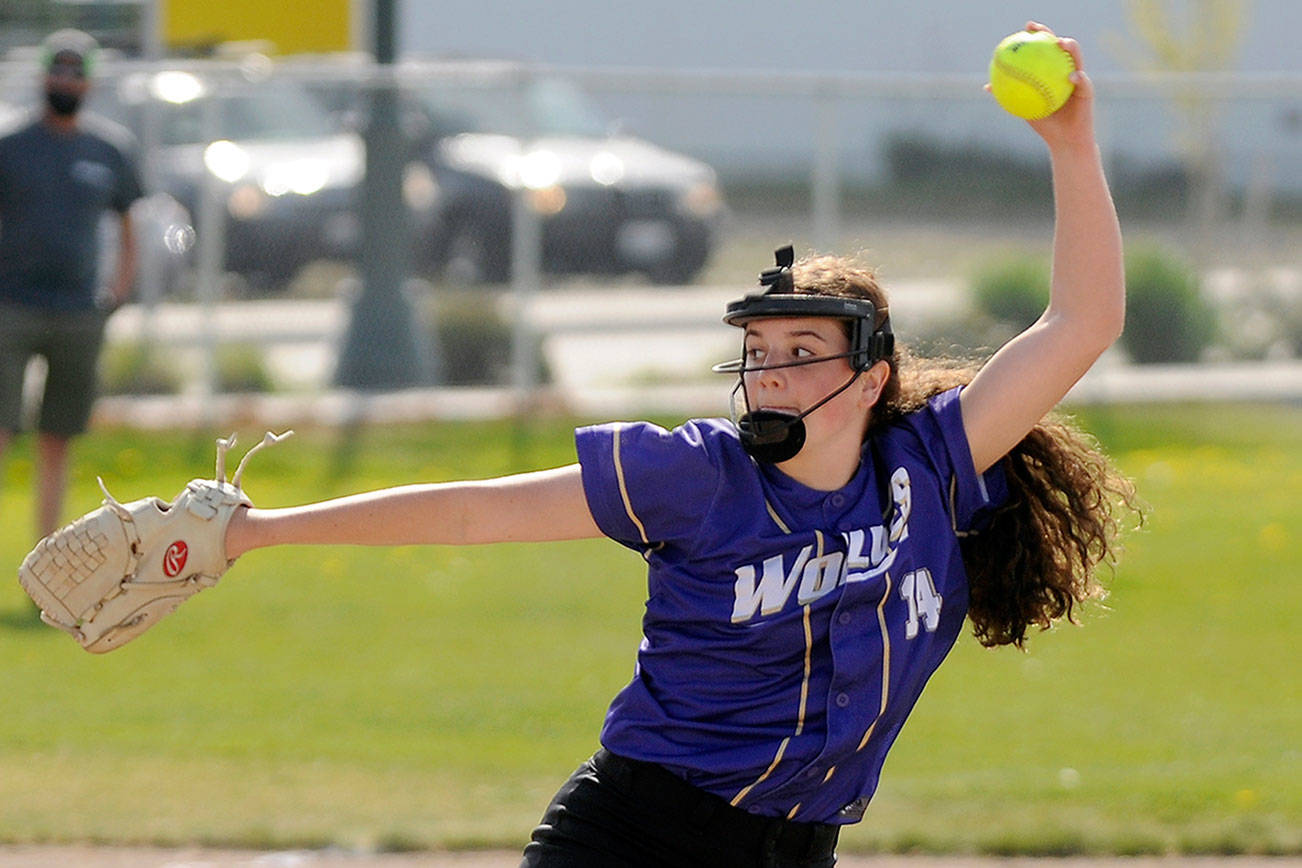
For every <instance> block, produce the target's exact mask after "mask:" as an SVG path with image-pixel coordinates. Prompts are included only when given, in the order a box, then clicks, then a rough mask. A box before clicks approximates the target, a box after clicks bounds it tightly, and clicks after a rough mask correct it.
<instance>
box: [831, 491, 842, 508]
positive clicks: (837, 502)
mask: <svg viewBox="0 0 1302 868" xmlns="http://www.w3.org/2000/svg"><path fill="white" fill-rule="evenodd" d="M827 502H828V503H830V504H832V506H834V507H836V508H837V509H840V508H841V507H843V506H845V498H844V497H842V496H841V495H839V494H834V495H832V496H831V497H829V498H828V499H827Z"/></svg>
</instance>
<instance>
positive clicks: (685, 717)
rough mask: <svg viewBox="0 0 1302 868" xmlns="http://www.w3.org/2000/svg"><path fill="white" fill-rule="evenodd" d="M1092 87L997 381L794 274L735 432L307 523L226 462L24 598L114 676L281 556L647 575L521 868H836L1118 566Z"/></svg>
mask: <svg viewBox="0 0 1302 868" xmlns="http://www.w3.org/2000/svg"><path fill="white" fill-rule="evenodd" d="M1062 44H1063V46H1064V47H1065V48H1066V49H1067V50H1069V51H1070V52H1071V53H1072V54H1073V55H1074V56H1075V59H1076V61H1077V66H1078V67H1079V66H1080V57H1079V51H1078V49H1077V47H1076V45H1075V43H1074V42H1073V41H1071V40H1063V41H1062ZM1075 83H1076V89H1075V94H1074V95H1073V96H1072V97H1071V99H1070V101H1069V102H1068V103H1067V105H1066V106H1065V107H1064V108H1063V109H1061V110H1060V111H1058V112H1057V113H1055V114H1054V115H1052V116H1050V117H1048V118H1046V119H1044V120H1040V121H1035V122H1032V126H1033V128H1034V130H1035V131H1036V132H1037V133H1038V134H1039V135H1040V136H1041V137H1042V138H1043V139H1044V141H1045V142H1046V143H1047V146H1048V149H1049V153H1050V156H1051V157H1052V166H1053V183H1054V193H1055V201H1056V224H1055V236H1054V242H1053V244H1054V268H1053V288H1052V298H1051V300H1050V302H1049V305H1048V308H1047V309H1046V310H1045V312H1044V315H1043V316H1042V317H1041V318H1040V319H1039V321H1038V322H1036V323H1035V324H1034V325H1033V326H1031V327H1030V328H1029V329H1027V330H1026V331H1025V332H1024V333H1022V334H1020V335H1019V336H1017V337H1016V338H1014V339H1013V340H1012V341H1010V342H1009V343H1008V344H1007V345H1005V346H1004V347H1003V348H1001V349H1000V350H999V351H998V352H997V353H996V354H995V355H994V356H993V357H992V358H991V359H990V360H989V361H987V362H986V363H985V364H984V365H982V366H981V367H980V368H979V369H977V370H963V369H957V368H955V367H953V366H951V365H946V364H942V363H939V362H935V361H928V360H923V359H917V358H913V357H911V356H910V355H909V354H908V353H907V352H906V351H905V350H904V349H903V348H902V347H900V346H897V345H896V343H895V339H894V335H893V333H892V328H891V319H890V315H889V309H888V306H887V301H886V297H885V294H884V293H883V291H882V289H881V288H880V287H879V286H878V284H877V281H876V280H875V279H874V276H873V274H872V273H871V272H870V271H867V270H864V269H862V268H859V267H857V266H855V265H853V264H852V263H850V262H848V261H846V260H843V259H839V258H834V257H812V258H806V259H802V260H800V261H795V259H794V256H793V253H792V251H791V249H790V248H784V249H782V250H779V251H778V254H777V262H776V264H775V266H774V267H772V268H769V269H767V270H765V271H764V272H763V273H762V274H761V276H760V282H759V286H758V287H757V289H756V291H754V292H752V293H751V294H749V295H746V296H744V297H743V298H741V299H739V300H737V301H735V302H733V303H732V304H729V305H728V307H727V310H726V312H725V316H724V319H725V321H726V322H728V323H729V324H731V325H734V326H736V327H738V328H739V329H740V330H741V332H742V335H743V337H742V350H741V356H740V358H739V359H737V360H736V361H733V362H727V363H724V364H721V365H719V366H717V369H718V370H721V371H724V372H728V373H732V374H735V375H736V376H737V382H736V389H735V392H734V402H733V403H734V410H733V414H732V418H731V419H698V420H692V421H689V422H686V423H684V424H682V425H681V426H679V427H677V428H674V429H673V430H665V429H663V428H660V427H657V426H655V425H651V424H647V423H615V424H606V425H597V426H594V427H587V428H582V429H580V430H579V431H578V432H577V434H576V438H575V439H576V449H577V454H578V460H577V462H576V463H575V464H572V465H570V466H566V467H560V468H556V469H550V470H542V471H539V472H534V473H526V474H522V475H516V476H509V477H503V478H498V479H489V480H481V481H471V482H456V483H444V484H427V485H410V486H403V487H397V488H391V489H386V490H382V491H377V492H371V493H367V494H359V495H354V496H350V497H345V498H341V499H337V500H331V501H326V502H322V503H315V504H309V505H305V506H299V507H293V508H287V509H268V510H263V509H256V508H252V507H251V505H250V504H249V502H248V499H247V498H246V497H244V495H243V493H242V491H241V490H240V486H239V477H240V473H239V472H237V473H236V476H235V479H234V480H233V482H230V483H228V482H226V481H225V470H224V468H222V467H221V466H220V461H219V469H218V473H217V478H216V479H215V480H195V481H194V482H192V483H191V484H190V485H189V486H188V487H187V489H186V491H185V492H183V493H182V495H181V496H180V497H178V499H177V501H176V502H175V503H171V504H168V503H164V502H162V501H158V500H148V501H139V502H136V503H133V504H127V505H122V504H118V503H116V502H115V501H112V500H111V499H110V500H109V502H108V503H107V504H106V505H105V506H104V507H102V508H101V509H100V510H97V511H96V512H95V513H92V514H91V515H89V516H87V517H86V518H83V519H82V520H80V521H79V522H77V523H75V524H74V525H72V526H70V527H69V528H67V529H65V530H64V531H60V532H59V534H56V535H55V536H54V537H51V538H49V539H48V540H47V541H46V542H44V543H42V547H38V549H37V550H36V551H34V552H33V553H32V555H30V556H29V558H28V561H27V562H26V563H25V564H24V566H23V568H22V577H23V582H24V585H25V587H27V588H28V590H29V592H31V593H32V595H33V596H34V597H35V598H36V599H37V601H38V603H40V604H41V605H42V608H43V609H44V610H45V612H46V615H47V618H48V619H49V620H50V621H51V622H52V623H55V624H57V625H58V626H61V627H63V628H64V629H66V630H68V631H69V632H71V633H73V635H74V636H77V637H78V638H79V640H80V641H82V642H83V644H85V645H86V646H87V647H88V648H90V649H91V650H96V651H102V650H107V649H109V648H112V647H117V645H120V644H121V643H122V642H124V641H127V640H129V639H130V638H132V637H133V636H135V635H138V634H139V633H140V632H141V631H143V630H144V629H145V628H147V627H148V626H149V625H150V624H151V623H153V622H154V621H156V620H157V619H158V618H159V617H161V615H162V614H165V613H166V612H167V611H170V609H171V608H174V607H175V605H177V604H178V603H179V602H180V600H183V599H185V597H186V596H188V595H189V594H191V593H193V592H194V591H195V590H198V588H200V587H203V586H205V585H207V584H211V583H212V582H214V581H216V578H217V576H219V575H221V573H222V571H224V570H225V569H226V567H227V566H229V564H230V563H231V562H232V561H233V560H234V559H235V558H238V557H240V556H241V555H243V554H245V553H246V552H249V551H251V550H253V549H257V548H261V547H266V546H273V545H283V544H289V543H294V544H304V543H307V544H311V543H321V544H340V543H355V544H364V545H408V544H419V543H430V544H447V545H466V544H470V543H488V542H499V541H512V542H517V541H545V540H568V539H579V538H586V537H598V536H607V537H610V538H611V539H614V540H615V541H617V542H619V543H621V544H622V545H624V546H627V547H628V548H630V549H633V550H634V551H636V552H637V553H638V554H639V555H641V556H642V557H643V558H644V559H645V560H646V563H647V581H648V583H649V589H648V597H647V603H646V611H645V613H644V615H643V638H642V642H641V646H640V648H639V649H638V658H637V659H638V664H637V668H636V672H635V674H634V676H633V679H632V681H631V682H630V683H629V684H628V686H627V687H625V688H624V689H623V691H622V692H620V693H619V695H618V696H616V697H615V699H614V701H613V702H612V704H611V706H610V710H609V712H608V713H607V715H606V719H605V724H604V726H603V728H602V731H601V736H600V745H601V747H600V749H599V750H598V751H597V752H596V753H595V754H594V755H593V756H592V757H591V758H590V759H588V760H587V761H586V762H584V763H583V764H582V765H581V766H579V768H578V770H577V771H576V772H575V773H574V775H573V776H572V777H571V778H570V779H569V780H568V781H566V782H565V784H564V785H563V786H562V787H561V789H560V791H559V792H558V793H557V795H556V797H555V799H554V800H553V801H552V803H551V805H550V806H549V807H548V808H547V809H546V812H545V814H544V815H543V818H542V821H541V822H540V824H539V825H538V826H537V828H536V829H535V830H534V832H533V835H532V840H531V841H530V842H529V844H528V845H527V847H526V848H525V851H524V861H523V865H525V866H538V868H541V866H647V868H651V866H655V868H663V866H710V868H727V866H739V868H740V866H830V865H832V864H834V862H835V848H836V841H837V833H838V830H839V829H840V827H841V826H843V825H845V824H847V823H853V822H856V821H857V820H859V819H860V818H861V817H862V815H863V813H864V809H865V807H866V806H867V804H868V801H869V799H870V798H871V797H872V795H873V792H874V790H875V789H876V787H877V783H878V777H879V775H880V772H881V768H882V763H883V762H884V760H885V757H886V754H887V751H888V750H889V749H890V747H891V744H892V743H893V742H894V740H895V738H896V736H897V734H898V733H899V731H900V728H901V726H903V724H904V721H905V719H906V718H907V717H908V715H909V712H910V710H911V709H912V708H913V706H914V703H915V702H916V701H917V700H918V697H919V696H920V694H921V692H922V690H923V687H924V686H925V685H926V683H927V680H928V678H929V677H930V676H931V674H932V673H933V672H934V671H935V670H936V667H937V666H939V665H940V663H941V661H942V660H943V659H944V657H945V655H946V654H947V653H948V652H949V650H950V648H951V646H952V645H953V644H954V642H955V640H956V639H957V637H958V635H959V633H960V631H961V630H962V627H963V623H964V621H965V619H970V621H971V623H972V626H973V630H974V633H975V635H976V637H977V639H978V640H979V641H981V642H982V643H984V644H987V645H1000V644H1013V645H1021V644H1022V643H1023V642H1024V640H1025V639H1026V637H1027V633H1028V630H1029V629H1030V628H1032V627H1037V626H1038V627H1047V626H1048V625H1049V624H1050V623H1052V622H1053V621H1054V620H1056V619H1059V618H1071V617H1072V613H1073V607H1074V606H1075V605H1076V604H1078V603H1079V602H1081V601H1084V600H1086V599H1088V598H1091V597H1095V596H1098V595H1099V594H1100V588H1099V585H1098V584H1097V583H1096V581H1095V571H1096V568H1097V567H1098V566H1099V565H1100V564H1102V563H1104V562H1107V561H1109V560H1110V559H1111V558H1112V555H1113V554H1114V552H1115V541H1116V536H1117V533H1118V531H1119V530H1120V523H1121V520H1122V517H1123V516H1124V515H1125V512H1126V507H1128V506H1129V504H1130V500H1131V496H1132V491H1131V488H1130V486H1129V484H1128V483H1127V482H1126V480H1124V479H1123V478H1121V477H1120V476H1118V475H1117V474H1116V473H1115V472H1114V471H1113V469H1112V467H1111V466H1110V465H1109V463H1108V461H1107V460H1106V458H1105V457H1104V456H1102V455H1101V454H1099V453H1098V452H1097V451H1096V450H1095V449H1094V447H1093V446H1092V444H1091V441H1090V440H1089V439H1088V438H1086V437H1084V436H1083V435H1080V434H1079V433H1078V432H1076V431H1075V430H1073V429H1072V428H1070V427H1069V426H1067V425H1065V424H1063V423H1061V422H1056V421H1052V420H1051V419H1049V418H1047V414H1049V413H1050V411H1051V410H1052V408H1053V407H1054V405H1055V404H1056V403H1057V402H1058V401H1059V400H1060V399H1061V398H1062V397H1063V396H1064V395H1065V394H1066V393H1067V391H1068V389H1070V388H1071V386H1072V384H1074V383H1075V382H1076V381H1077V380H1078V379H1079V378H1080V377H1081V375H1082V374H1084V373H1085V371H1086V370H1087V369H1088V368H1089V367H1090V366H1091V364H1092V363H1093V362H1094V361H1095V359H1097V358H1098V356H1099V355H1100V354H1101V353H1102V352H1103V351H1104V350H1105V349H1107V348H1108V346H1110V345H1111V344H1112V342H1113V341H1114V340H1115V339H1116V338H1117V336H1118V334H1119V333H1120V330H1121V327H1122V322H1123V318H1124V285H1123V278H1122V255H1121V237H1120V231H1119V228H1118V224H1117V218H1116V214H1115V212H1114V209H1113V206H1112V202H1111V198H1110V196H1109V193H1108V188H1107V185H1106V182H1105V179H1104V175H1103V170H1102V165H1101V161H1100V157H1099V152H1098V147H1097V145H1096V143H1095V138H1094V133H1093V122H1092V116H1091V115H1092V109H1093V101H1092V91H1091V87H1090V83H1089V79H1088V78H1087V77H1086V76H1085V75H1084V74H1083V73H1078V75H1077V77H1076V82H1075ZM273 439H274V438H273ZM268 442H269V441H268ZM222 454H223V455H224V446H223V450H222ZM242 469H243V468H242V467H241V471H242ZM123 540H124V541H125V542H121V541H123ZM92 542H93V543H94V544H93V545H92V544H91V543H92ZM74 543H75V545H74ZM92 548H94V549H95V551H96V552H98V554H90V553H88V552H89V551H90V549H92ZM124 550H125V551H127V553H126V554H123V553H122V552H123V551H124ZM59 558H62V559H63V560H62V562H59ZM106 577H107V578H106ZM124 577H125V578H124ZM97 583H100V584H101V585H102V586H103V587H105V588H107V590H105V591H103V595H104V597H105V598H106V599H107V603H104V604H103V605H102V606H101V608H95V601H97V600H99V599H100V597H99V596H97V594H99V593H100V591H97V590H95V589H96V587H97ZM151 593H152V594H153V596H150V594H151ZM74 598H75V599H74ZM123 600H129V601H130V602H121V601H123ZM114 606H116V607H117V608H116V609H113V607H114ZM106 610H111V611H112V613H113V614H112V616H111V617H110V618H108V622H107V623H105V624H97V623H96V621H97V618H98V617H99V613H101V612H103V611H106Z"/></svg>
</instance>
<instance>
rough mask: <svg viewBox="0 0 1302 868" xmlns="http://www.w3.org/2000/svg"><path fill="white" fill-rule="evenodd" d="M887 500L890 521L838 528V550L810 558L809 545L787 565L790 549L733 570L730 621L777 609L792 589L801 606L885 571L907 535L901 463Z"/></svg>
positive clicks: (907, 493)
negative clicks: (890, 503)
mask: <svg viewBox="0 0 1302 868" xmlns="http://www.w3.org/2000/svg"><path fill="white" fill-rule="evenodd" d="M891 499H892V501H893V502H894V509H892V511H891V514H890V524H889V525H874V526H872V527H867V528H860V529H856V530H851V531H844V532H842V533H841V538H842V539H843V540H845V551H843V552H842V551H831V552H827V553H825V554H823V555H821V556H819V557H814V546H812V545H806V546H804V547H803V548H801V549H800V551H798V552H796V553H795V555H794V560H792V561H791V563H790V565H789V566H788V564H787V560H788V558H789V557H790V556H791V555H790V553H787V554H786V555H774V556H773V557H771V558H767V559H766V560H765V561H764V562H763V563H762V564H758V565H755V564H747V565H745V566H741V567H737V568H736V569H735V570H734V571H733V572H734V573H735V574H736V576H737V581H736V582H735V583H734V585H733V590H734V593H735V595H736V600H735V603H734V605H733V608H732V622H733V623H734V624H739V623H742V622H744V621H749V620H751V619H752V618H754V617H755V616H756V615H772V614H775V613H777V612H780V611H781V610H782V608H783V607H784V606H785V605H786V604H787V601H788V600H789V599H790V597H791V594H792V592H793V591H795V592H796V602H797V603H798V604H799V605H801V606H803V605H805V604H806V603H810V602H813V601H814V600H817V599H818V598H819V597H822V596H824V595H825V594H828V593H830V592H831V591H833V590H835V589H836V588H837V587H839V586H841V585H842V584H846V583H850V582H863V581H867V580H869V579H873V578H875V577H877V576H879V575H881V574H882V573H883V572H885V571H886V570H888V569H890V567H891V564H893V563H894V562H895V553H896V551H897V546H898V544H899V543H900V542H902V541H903V540H905V539H907V538H908V536H909V513H910V511H911V509H912V506H913V497H912V492H911V490H910V487H909V473H908V471H907V470H905V469H904V468H903V467H899V468H896V470H895V472H894V473H892V474H891ZM756 576H758V580H757V579H756ZM797 585H799V588H798V589H797Z"/></svg>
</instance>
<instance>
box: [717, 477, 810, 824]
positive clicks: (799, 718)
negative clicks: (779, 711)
mask: <svg viewBox="0 0 1302 868" xmlns="http://www.w3.org/2000/svg"><path fill="white" fill-rule="evenodd" d="M764 503H765V505H766V506H768V508H769V515H770V516H771V517H772V518H773V521H775V522H776V523H777V525H778V527H780V528H782V532H783V533H791V531H790V530H788V529H787V526H786V525H784V524H783V523H782V519H780V518H778V516H777V513H775V512H774V511H773V506H772V505H771V504H769V502H768V501H767V500H765V501H764ZM814 538H815V539H816V540H817V541H818V548H817V553H816V557H820V558H821V557H822V556H823V551H824V548H825V544H824V540H823V532H822V531H821V530H815V531H814ZM804 609H805V611H804V612H803V614H802V617H801V623H802V626H803V628H804V631H805V675H804V678H803V680H802V681H801V682H800V709H799V711H797V713H796V731H795V734H794V735H789V736H787V737H786V738H784V739H782V743H781V744H779V745H778V752H777V755H776V756H774V757H773V762H771V763H769V767H768V768H766V769H765V770H764V774H762V775H760V776H759V777H758V778H756V779H755V780H754V781H752V782H751V783H750V784H747V785H746V786H744V787H742V788H741V791H740V792H739V793H737V795H735V796H733V797H732V802H731V803H730V804H731V805H732V806H733V807H734V808H735V807H737V805H738V804H740V803H741V800H742V799H744V798H746V796H747V795H748V794H749V793H750V791H751V790H753V789H755V787H757V786H759V785H760V784H762V783H763V782H764V781H765V780H766V779H767V778H768V776H769V775H771V774H773V770H774V769H775V768H777V767H778V763H779V762H781V761H782V757H783V755H784V754H785V753H786V752H787V745H788V744H790V743H791V739H793V738H795V736H797V735H800V734H801V733H803V732H804V731H805V712H806V711H807V710H808V708H809V676H810V674H811V673H812V672H813V656H814V631H813V628H812V627H811V626H810V623H809V610H810V607H809V605H806V606H805V607H804ZM799 808H800V805H796V807H794V808H792V809H791V812H792V814H794V813H795V812H796V811H797V810H798V809H799ZM788 819H790V816H788Z"/></svg>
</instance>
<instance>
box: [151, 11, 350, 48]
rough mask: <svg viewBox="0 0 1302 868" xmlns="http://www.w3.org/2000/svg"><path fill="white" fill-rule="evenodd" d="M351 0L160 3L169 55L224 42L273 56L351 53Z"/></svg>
mask: <svg viewBox="0 0 1302 868" xmlns="http://www.w3.org/2000/svg"><path fill="white" fill-rule="evenodd" d="M352 2H353V0H272V2H268V0H222V2H220V3H214V2H212V0H161V3H160V10H159V14H160V15H161V16H162V21H161V22H160V24H161V29H162V32H163V43H164V46H165V49H166V50H169V51H188V50H192V49H204V48H210V47H215V46H217V45H220V44H222V43H225V42H250V41H251V42H266V43H269V51H270V53H272V54H301V53H310V52H322V51H347V50H350V49H353V48H355V47H357V45H356V43H357V42H358V41H359V40H358V38H357V34H355V33H354V32H353V29H354V28H353V15H352Z"/></svg>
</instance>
